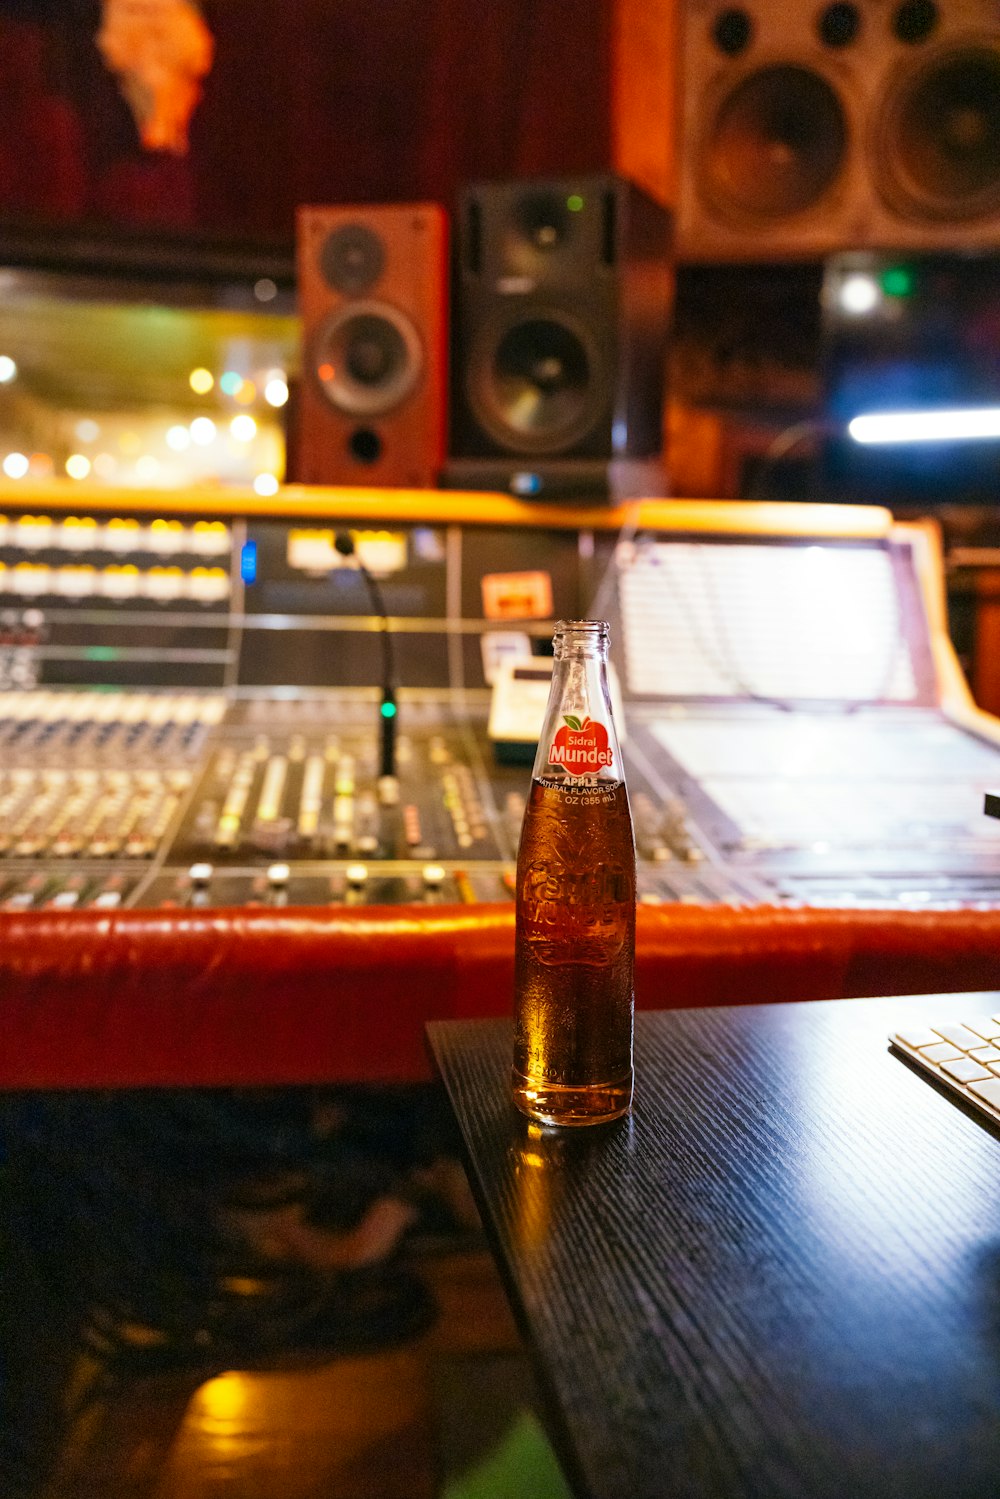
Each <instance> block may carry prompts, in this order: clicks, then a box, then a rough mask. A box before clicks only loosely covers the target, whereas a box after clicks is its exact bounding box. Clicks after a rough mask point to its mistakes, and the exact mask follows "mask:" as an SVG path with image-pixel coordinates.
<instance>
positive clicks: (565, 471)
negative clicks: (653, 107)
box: [449, 176, 673, 492]
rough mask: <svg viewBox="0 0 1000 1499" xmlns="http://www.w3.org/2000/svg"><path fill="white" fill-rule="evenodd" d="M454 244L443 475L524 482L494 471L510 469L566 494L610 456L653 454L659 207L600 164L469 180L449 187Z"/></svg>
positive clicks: (658, 365)
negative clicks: (546, 176) (592, 169)
mask: <svg viewBox="0 0 1000 1499" xmlns="http://www.w3.org/2000/svg"><path fill="white" fill-rule="evenodd" d="M456 250H457V254H456V274H455V284H454V298H453V305H452V323H453V331H454V338H453V357H452V370H453V376H452V380H453V384H452V445H451V454H452V458H451V461H450V462H449V473H450V475H451V478H452V480H453V481H455V479H456V476H458V479H459V480H461V479H464V480H465V482H476V479H477V476H478V478H479V480H480V481H483V479H484V476H485V477H486V481H487V482H488V476H489V475H490V474H493V475H495V476H496V478H497V480H498V481H499V483H500V487H503V488H513V489H514V490H515V492H525V491H524V489H523V486H519V483H518V482H517V480H516V479H515V480H514V481H513V482H510V483H506V482H503V477H502V476H503V475H504V473H505V472H509V473H510V474H518V475H519V474H521V472H522V471H523V472H524V473H525V474H527V475H528V478H529V482H532V483H534V485H535V492H537V491H538V490H539V489H540V490H541V491H542V492H548V491H550V490H551V489H552V487H553V485H555V486H556V487H557V488H558V487H560V486H563V487H564V488H565V489H566V492H572V491H573V490H574V487H575V486H576V487H579V476H580V475H581V474H583V473H584V472H589V473H591V474H593V475H602V474H605V473H606V470H607V466H608V463H609V461H611V460H630V459H643V458H647V457H650V456H652V455H656V454H659V453H660V451H661V447H662V426H663V401H664V366H665V362H666V347H667V337H668V332H669V326H670V314H671V309H672V303H673V267H672V260H671V235H670V216H669V214H668V213H667V212H666V210H665V209H663V208H662V207H660V206H659V205H658V204H657V203H654V202H653V201H652V200H651V199H650V198H648V197H647V196H646V195H645V194H643V193H641V192H640V191H639V190H638V189H637V188H635V187H634V186H633V185H632V184H630V183H628V182H625V181H623V180H621V179H618V178H615V177H611V176H602V177H567V178H565V179H558V180H547V181H532V180H521V181H510V182H493V183H482V184H478V185H475V186H472V187H470V188H468V189H467V190H466V192H465V193H464V195H463V197H462V200H461V203H460V205H459V211H458V223H457V230H456ZM490 487H496V485H495V484H491V485H490ZM527 492H533V491H531V490H530V489H529V490H528V491H527Z"/></svg>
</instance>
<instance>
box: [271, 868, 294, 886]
mask: <svg viewBox="0 0 1000 1499" xmlns="http://www.w3.org/2000/svg"><path fill="white" fill-rule="evenodd" d="M291 874H292V871H291V870H290V869H289V867H288V865H287V864H272V865H271V866H270V867H269V869H268V871H267V883H268V884H269V885H270V887H271V889H272V890H284V888H285V886H286V885H287V884H288V881H289V879H290V878H291Z"/></svg>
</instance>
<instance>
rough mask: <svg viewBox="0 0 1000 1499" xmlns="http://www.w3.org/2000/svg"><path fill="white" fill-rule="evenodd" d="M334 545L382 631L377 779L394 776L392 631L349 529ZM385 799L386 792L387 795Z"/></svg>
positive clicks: (378, 589) (376, 587)
mask: <svg viewBox="0 0 1000 1499" xmlns="http://www.w3.org/2000/svg"><path fill="white" fill-rule="evenodd" d="M333 544H334V546H335V547H336V549H337V551H338V552H339V553H340V555H341V556H342V557H353V558H354V562H355V565H356V567H357V569H358V572H359V573H360V574H361V577H362V579H363V580H364V585H365V587H366V588H367V590H368V597H369V598H370V599H371V604H372V613H373V614H374V615H375V616H376V618H377V619H378V621H379V624H380V626H381V634H382V699H381V702H380V704H379V747H380V749H379V780H380V782H381V783H383V785H384V784H385V781H386V778H387V777H391V779H392V782H395V778H396V666H395V657H394V654H393V644H392V631H391V630H390V629H389V616H388V613H387V612H386V607H385V600H384V598H383V597H382V590H381V588H380V587H379V586H378V583H377V582H376V580H375V579H374V578H373V577H372V575H371V573H370V572H369V571H368V569H367V567H365V565H364V563H363V562H362V561H361V558H360V557H359V556H358V554H357V549H356V547H355V545H354V537H353V536H352V535H351V533H350V532H349V531H338V532H337V533H336V535H335V536H334V539H333ZM385 799H388V795H386V798H385Z"/></svg>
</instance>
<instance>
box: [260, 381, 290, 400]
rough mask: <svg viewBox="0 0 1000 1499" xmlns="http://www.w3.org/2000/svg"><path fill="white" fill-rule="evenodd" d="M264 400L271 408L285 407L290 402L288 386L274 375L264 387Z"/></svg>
mask: <svg viewBox="0 0 1000 1499" xmlns="http://www.w3.org/2000/svg"><path fill="white" fill-rule="evenodd" d="M264 400H265V401H266V402H267V404H268V405H269V406H284V405H285V404H286V402H287V400H288V386H287V384H286V383H285V381H284V379H283V378H282V377H281V376H279V375H272V376H271V377H270V378H269V379H268V382H267V384H266V385H265V386H264Z"/></svg>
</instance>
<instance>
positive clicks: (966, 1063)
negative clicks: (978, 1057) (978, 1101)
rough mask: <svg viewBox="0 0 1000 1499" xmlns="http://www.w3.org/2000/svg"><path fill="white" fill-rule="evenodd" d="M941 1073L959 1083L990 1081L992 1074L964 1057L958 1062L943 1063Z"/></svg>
mask: <svg viewBox="0 0 1000 1499" xmlns="http://www.w3.org/2000/svg"><path fill="white" fill-rule="evenodd" d="M941 1071H942V1072H946V1073H947V1074H948V1076H949V1077H953V1078H954V1079H955V1081H956V1082H957V1083H978V1082H986V1081H989V1080H990V1074H989V1072H988V1071H987V1070H986V1068H985V1067H980V1065H979V1063H978V1062H973V1061H970V1059H969V1058H968V1057H962V1058H961V1059H960V1060H959V1061H957V1062H942V1063H941Z"/></svg>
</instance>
